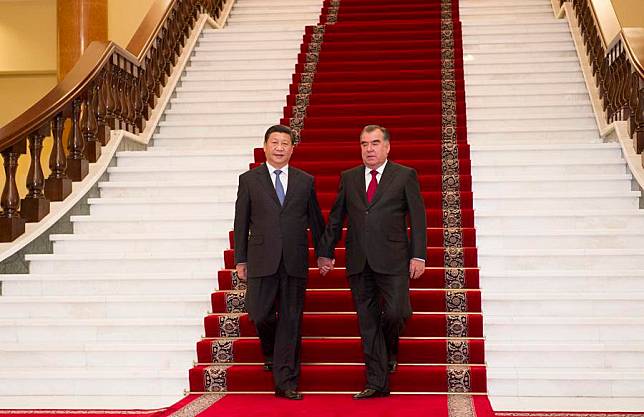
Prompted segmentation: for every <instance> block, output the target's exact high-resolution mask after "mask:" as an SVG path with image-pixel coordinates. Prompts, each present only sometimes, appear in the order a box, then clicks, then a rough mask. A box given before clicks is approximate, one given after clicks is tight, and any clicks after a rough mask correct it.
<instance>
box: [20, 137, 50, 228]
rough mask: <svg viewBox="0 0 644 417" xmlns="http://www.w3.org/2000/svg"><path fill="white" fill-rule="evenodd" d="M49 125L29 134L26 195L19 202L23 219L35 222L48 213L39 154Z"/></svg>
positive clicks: (47, 201)
mask: <svg viewBox="0 0 644 417" xmlns="http://www.w3.org/2000/svg"><path fill="white" fill-rule="evenodd" d="M50 131H51V129H50V127H49V125H47V127H45V128H43V129H39V130H38V131H36V132H34V133H32V134H31V135H29V153H30V156H31V164H30V165H29V173H28V174H27V189H28V190H29V192H28V193H27V196H26V197H25V198H23V199H22V201H21V202H20V215H21V216H22V218H23V219H25V221H27V222H29V223H35V222H39V221H40V220H42V219H43V218H44V217H45V216H46V215H47V214H49V200H48V199H47V197H45V175H44V174H43V171H42V163H41V161H40V155H41V154H42V143H43V138H44V137H45V136H48V135H49V133H50Z"/></svg>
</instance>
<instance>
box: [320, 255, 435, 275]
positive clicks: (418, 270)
mask: <svg viewBox="0 0 644 417" xmlns="http://www.w3.org/2000/svg"><path fill="white" fill-rule="evenodd" d="M334 267H335V259H330V258H325V257H323V256H320V257H319V258H318V268H319V269H320V275H322V276H325V275H326V274H328V273H329V272H331V271H333V268H334ZM424 272H425V261H423V260H421V259H411V260H410V261H409V278H411V279H417V278H420V276H421V275H423V273H424Z"/></svg>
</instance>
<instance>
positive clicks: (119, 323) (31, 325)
mask: <svg viewBox="0 0 644 417" xmlns="http://www.w3.org/2000/svg"><path fill="white" fill-rule="evenodd" d="M202 334H203V317H199V318H181V319H178V318H167V319H74V320H64V321H61V320H59V319H0V342H1V343H21V344H22V343H42V341H43V340H47V342H48V343H57V342H64V343H71V342H95V343H108V342H119V343H124V342H126V343H128V344H130V343H166V342H170V343H177V342H179V343H184V342H185V341H186V340H192V341H195V340H198V339H199V337H200V335H202ZM182 372H184V373H185V369H184V370H182Z"/></svg>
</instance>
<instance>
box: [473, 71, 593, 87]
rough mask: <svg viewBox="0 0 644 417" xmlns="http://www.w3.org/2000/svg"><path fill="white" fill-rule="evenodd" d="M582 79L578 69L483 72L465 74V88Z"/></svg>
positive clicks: (567, 81)
mask: <svg viewBox="0 0 644 417" xmlns="http://www.w3.org/2000/svg"><path fill="white" fill-rule="evenodd" d="M583 80H584V77H583V76H582V75H581V73H579V72H578V71H569V72H550V73H536V74H526V73H519V74H508V73H501V74H499V73H497V72H494V73H483V74H470V75H468V76H467V81H466V82H465V88H471V87H474V86H477V85H522V84H525V83H526V82H531V83H562V84H563V83H569V82H572V83H577V82H581V81H583Z"/></svg>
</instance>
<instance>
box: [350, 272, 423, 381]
mask: <svg viewBox="0 0 644 417" xmlns="http://www.w3.org/2000/svg"><path fill="white" fill-rule="evenodd" d="M349 285H350V287H351V294H352V295H353V302H354V304H355V307H356V311H357V313H358V322H359V326H360V337H361V338H362V350H363V354H364V359H365V365H366V374H367V384H366V386H365V387H366V388H372V389H375V390H378V391H389V378H388V369H387V362H388V361H389V360H390V359H392V360H393V359H395V358H396V355H397V354H398V340H399V338H400V333H401V332H402V330H403V328H404V325H405V320H407V319H408V318H409V317H410V316H411V303H410V300H409V276H408V275H388V274H379V273H377V272H374V271H373V270H372V269H371V267H370V266H369V264H367V265H366V266H365V269H364V270H363V271H362V272H361V273H359V274H354V275H350V276H349Z"/></svg>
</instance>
